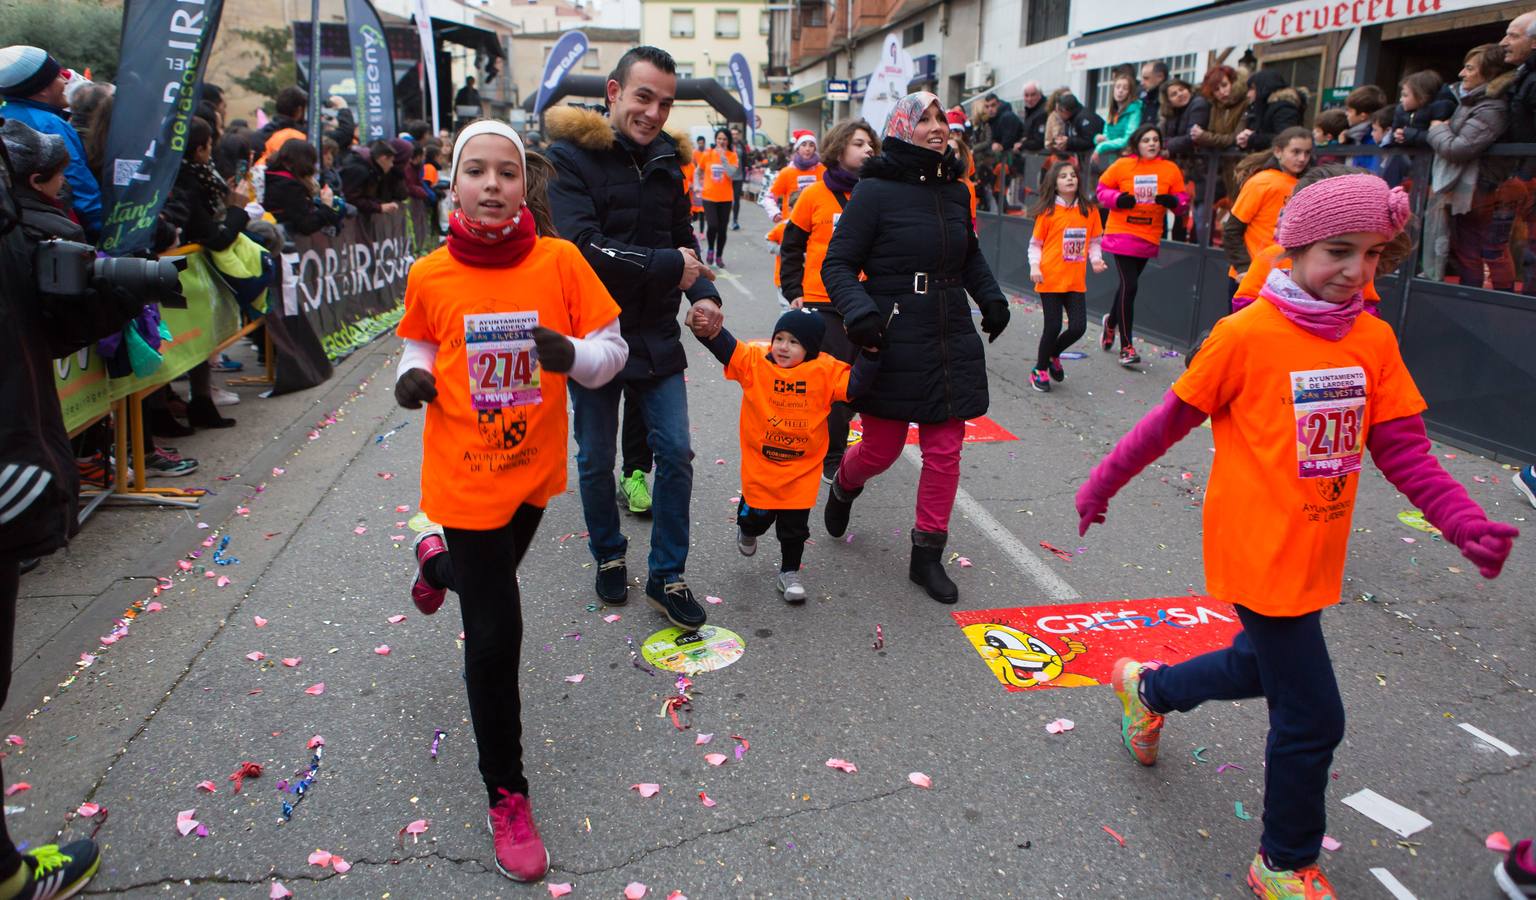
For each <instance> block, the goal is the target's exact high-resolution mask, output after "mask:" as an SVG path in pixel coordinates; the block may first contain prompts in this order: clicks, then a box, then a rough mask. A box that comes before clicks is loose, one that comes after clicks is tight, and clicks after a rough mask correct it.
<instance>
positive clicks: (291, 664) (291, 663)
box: [283, 656, 304, 669]
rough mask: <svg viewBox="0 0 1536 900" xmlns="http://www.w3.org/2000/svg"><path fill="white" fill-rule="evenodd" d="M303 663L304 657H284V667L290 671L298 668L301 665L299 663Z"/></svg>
mask: <svg viewBox="0 0 1536 900" xmlns="http://www.w3.org/2000/svg"><path fill="white" fill-rule="evenodd" d="M303 661H304V657H302V656H285V657H283V665H285V666H287V667H288V668H290V669H293V668H296V667H297V666H298V665H299V663H301V662H303Z"/></svg>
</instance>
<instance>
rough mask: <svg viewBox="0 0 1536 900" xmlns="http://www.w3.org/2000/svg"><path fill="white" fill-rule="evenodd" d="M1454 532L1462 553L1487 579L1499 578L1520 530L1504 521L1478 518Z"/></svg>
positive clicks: (1458, 527) (1453, 538)
mask: <svg viewBox="0 0 1536 900" xmlns="http://www.w3.org/2000/svg"><path fill="white" fill-rule="evenodd" d="M1452 533H1453V536H1452V540H1453V541H1454V542H1455V544H1456V547H1457V549H1459V550H1460V551H1461V555H1462V556H1465V557H1466V558H1467V559H1468V560H1470V561H1471V562H1472V564H1473V565H1475V566H1477V571H1479V572H1481V573H1482V575H1483V577H1484V578H1497V577H1498V575H1499V571H1500V570H1501V569H1503V568H1504V560H1506V559H1508V558H1509V551H1510V550H1511V549H1512V548H1513V547H1514V541H1515V538H1517V537H1519V536H1520V529H1518V528H1516V527H1515V526H1513V525H1508V524H1505V523H1504V522H1491V521H1489V520H1487V519H1476V520H1473V521H1470V522H1466V523H1463V524H1461V525H1459V526H1457V527H1455V528H1453V529H1452Z"/></svg>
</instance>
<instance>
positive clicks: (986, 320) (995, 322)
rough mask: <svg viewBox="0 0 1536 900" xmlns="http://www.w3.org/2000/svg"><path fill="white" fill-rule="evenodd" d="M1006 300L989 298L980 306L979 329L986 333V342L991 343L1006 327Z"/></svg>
mask: <svg viewBox="0 0 1536 900" xmlns="http://www.w3.org/2000/svg"><path fill="white" fill-rule="evenodd" d="M1010 315H1011V314H1010V313H1009V312H1008V301H1006V300H991V301H988V302H986V303H983V304H982V306H981V330H982V331H985V332H986V333H987V343H989V344H990V343H992V342H993V341H995V340H997V339H998V338H999V337H1001V336H1002V333H1003V329H1004V328H1007V327H1008V319H1009V317H1010Z"/></svg>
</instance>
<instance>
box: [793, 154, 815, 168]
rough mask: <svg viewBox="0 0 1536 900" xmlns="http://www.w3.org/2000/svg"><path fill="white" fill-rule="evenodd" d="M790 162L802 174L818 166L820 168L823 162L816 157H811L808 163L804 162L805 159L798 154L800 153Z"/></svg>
mask: <svg viewBox="0 0 1536 900" xmlns="http://www.w3.org/2000/svg"><path fill="white" fill-rule="evenodd" d="M789 161H790V162H791V163H793V164H794V167H795V168H797V169H799V170H800V171H802V172H809V171H810V170H812V169H814V168H816V166H818V165H819V164H820V163H821V160H819V159H817V158H816V157H814V156H813V157H811V158H810V160H808V161H807V160H803V159H801V158H800V154H798V153H796V154H795V155H794V156H791V157H790V158H789Z"/></svg>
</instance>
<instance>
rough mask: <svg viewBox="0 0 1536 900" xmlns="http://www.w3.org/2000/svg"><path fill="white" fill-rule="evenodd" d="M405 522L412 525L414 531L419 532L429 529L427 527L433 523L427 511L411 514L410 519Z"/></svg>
mask: <svg viewBox="0 0 1536 900" xmlns="http://www.w3.org/2000/svg"><path fill="white" fill-rule="evenodd" d="M405 524H407V525H409V526H410V527H411V530H412V531H418V532H419V531H425V530H427V528H428V527H430V526H431V525H432V520H431V519H429V518H427V514H426V513H424V512H419V513H417V514H416V515H414V516H411V517H410V519H409V520H407V521H406V523H405Z"/></svg>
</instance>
